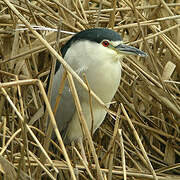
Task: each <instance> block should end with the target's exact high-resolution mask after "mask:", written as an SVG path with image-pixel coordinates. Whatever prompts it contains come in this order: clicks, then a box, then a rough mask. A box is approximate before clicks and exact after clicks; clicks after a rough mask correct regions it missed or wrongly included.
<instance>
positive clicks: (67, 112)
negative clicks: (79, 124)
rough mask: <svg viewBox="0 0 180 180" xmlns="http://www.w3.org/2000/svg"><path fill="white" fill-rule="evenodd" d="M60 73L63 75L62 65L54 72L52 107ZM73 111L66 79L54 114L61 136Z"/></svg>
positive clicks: (73, 106) (73, 107)
mask: <svg viewBox="0 0 180 180" xmlns="http://www.w3.org/2000/svg"><path fill="white" fill-rule="evenodd" d="M62 75H63V67H62V66H61V67H60V69H59V70H58V71H57V72H56V74H55V76H54V80H53V86H52V97H51V106H52V109H53V108H54V106H55V102H56V98H57V96H58V91H59V86H60V81H61V79H62ZM74 112H75V104H74V99H73V97H72V94H71V91H70V89H69V85H68V82H67V80H66V83H65V87H64V90H63V93H62V96H61V100H60V103H59V106H58V109H57V112H56V115H55V118H56V122H57V126H58V128H59V131H60V133H61V136H62V138H63V137H64V136H65V134H66V130H67V127H68V124H69V123H70V121H71V120H72V117H73V115H74Z"/></svg>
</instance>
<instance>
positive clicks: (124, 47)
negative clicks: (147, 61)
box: [115, 44, 148, 57]
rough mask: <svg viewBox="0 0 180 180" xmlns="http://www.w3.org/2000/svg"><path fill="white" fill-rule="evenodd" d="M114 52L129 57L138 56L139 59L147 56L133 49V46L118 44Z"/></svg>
mask: <svg viewBox="0 0 180 180" xmlns="http://www.w3.org/2000/svg"><path fill="white" fill-rule="evenodd" d="M115 48H116V50H117V51H118V52H120V53H123V54H129V55H138V56H141V57H146V56H148V55H147V53H145V52H143V51H141V50H139V49H137V48H135V47H133V46H128V45H126V44H119V45H118V46H116V47H115Z"/></svg>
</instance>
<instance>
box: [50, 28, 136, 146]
mask: <svg viewBox="0 0 180 180" xmlns="http://www.w3.org/2000/svg"><path fill="white" fill-rule="evenodd" d="M121 44H122V41H121V37H120V36H119V34H118V33H116V32H114V31H112V30H108V29H90V30H86V31H82V32H81V33H79V34H76V35H75V36H74V37H73V38H72V39H71V40H70V41H68V42H67V44H66V45H65V46H64V47H63V48H62V49H61V52H62V55H63V57H64V59H65V60H66V62H67V63H68V64H69V65H70V66H71V67H72V68H73V70H74V71H75V72H76V73H77V74H78V75H79V76H80V77H81V78H82V75H83V74H85V76H86V78H87V81H88V84H89V86H90V88H91V89H92V90H93V91H94V92H95V93H96V95H97V96H98V97H99V98H101V100H102V101H103V102H104V103H107V104H109V103H110V102H111V100H112V98H113V96H114V94H115V92H116V91H117V88H118V86H119V83H120V78H121V64H120V60H121V59H122V54H119V53H118V51H116V49H115V48H117V47H119V45H120V46H121ZM139 51H140V50H139ZM63 72H64V69H63V67H62V66H60V68H59V69H58V70H57V72H56V74H55V77H54V81H53V90H52V98H51V104H52V107H53V106H54V105H55V100H56V97H57V95H58V89H59V84H60V80H61V78H62V75H63ZM82 79H83V78H82ZM75 86H76V89H77V93H78V96H79V99H80V102H81V106H82V111H83V114H84V116H85V119H86V123H87V125H88V128H89V130H90V129H91V126H92V115H91V112H90V103H89V93H88V92H87V91H86V90H85V89H84V88H83V87H82V86H81V85H80V84H79V83H78V82H77V81H76V80H75ZM107 106H108V105H107ZM108 107H109V106H108ZM92 110H93V117H94V119H93V124H94V126H93V132H94V131H95V130H96V129H97V128H98V127H99V126H100V124H101V123H102V122H103V120H104V118H105V115H106V111H105V110H104V109H103V108H102V107H101V106H100V105H99V104H98V103H97V102H96V100H95V99H94V98H93V99H92ZM55 117H56V121H57V125H58V128H59V130H60V132H61V135H62V137H63V141H64V143H65V144H69V143H70V142H71V141H75V140H78V139H81V138H82V137H83V133H82V130H81V126H80V123H79V117H78V114H77V111H76V108H75V103H74V100H73V97H72V95H71V92H70V88H69V85H68V82H66V83H65V87H64V90H63V94H62V97H61V101H60V104H59V107H58V110H57V112H56V116H55Z"/></svg>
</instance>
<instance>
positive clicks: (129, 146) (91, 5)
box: [0, 0, 180, 180]
mask: <svg viewBox="0 0 180 180" xmlns="http://www.w3.org/2000/svg"><path fill="white" fill-rule="evenodd" d="M93 27H105V28H111V29H114V30H115V31H117V32H118V33H120V34H121V35H122V37H123V39H124V42H125V43H127V44H130V45H133V46H135V47H138V48H139V49H142V50H143V51H145V52H147V53H148V55H149V56H148V57H147V58H146V59H143V58H139V57H133V56H128V57H125V58H124V60H123V62H122V67H123V70H122V79H121V83H120V86H119V89H118V91H117V93H116V95H115V97H114V99H113V101H112V102H111V107H110V109H107V108H106V105H105V104H104V103H103V102H102V101H101V99H99V97H97V96H96V94H94V93H93V92H92V91H91V89H90V87H89V86H88V83H87V81H85V80H82V79H80V78H79V76H78V75H77V74H76V73H75V72H74V71H73V70H72V69H71V67H70V66H69V65H68V64H67V63H66V62H65V61H64V60H63V58H62V57H61V55H60V51H59V49H60V47H61V46H62V45H63V44H64V43H65V42H66V41H67V40H68V39H69V38H70V37H71V36H72V35H73V34H75V33H77V32H80V31H82V30H84V29H89V28H93ZM56 60H57V61H60V62H61V63H62V65H63V66H64V68H65V69H66V70H67V71H66V72H67V73H66V74H65V75H64V78H63V79H62V80H60V82H59V83H60V92H62V90H63V84H64V82H65V81H66V80H67V81H68V82H69V85H70V89H71V91H72V94H73V97H74V99H75V102H76V105H77V110H78V112H79V117H80V118H79V119H80V121H81V123H82V125H83V126H82V128H83V129H84V132H85V139H84V147H85V155H86V157H87V160H88V165H87V164H86V163H85V162H84V160H83V158H82V157H81V154H80V149H79V148H78V147H76V146H73V145H72V146H67V147H65V146H64V144H63V141H62V138H61V136H60V133H59V131H58V129H57V125H56V122H55V119H54V115H53V113H54V112H55V111H56V110H55V109H51V107H50V104H49V99H50V94H51V85H52V79H53V76H54V73H53V72H54V71H53V69H54V67H55V62H56ZM179 74H180V1H179V0H166V1H165V0H152V1H146V0H141V1H140V0H135V1H133V0H122V1H118V0H112V1H111V0H84V1H81V0H74V1H71V0H66V1H65V0H59V1H57V0H51V1H50V0H36V1H33V0H32V1H28V0H0V179H7V180H9V179H23V180H24V179H54V180H55V179H104V180H106V179H108V180H111V179H114V180H115V179H124V180H126V179H127V180H140V179H143V180H149V179H154V180H157V179H159V180H176V179H177V180H178V179H180V128H179V127H180V90H179V88H180V79H179V78H180V77H179ZM48 76H50V86H49V90H48V93H47V94H46V91H45V89H46V85H47V80H48ZM74 79H77V80H78V81H79V83H81V85H82V86H83V87H84V88H85V89H86V90H87V91H89V95H90V97H93V98H95V99H96V100H97V101H98V102H99V103H100V104H101V105H102V106H103V107H104V108H105V109H106V110H107V112H108V114H107V116H106V118H105V121H104V122H103V124H102V125H101V126H100V128H99V129H98V130H97V131H96V133H95V134H94V135H93V136H92V134H91V132H89V131H88V130H87V127H86V123H85V119H84V116H83V114H82V112H81V105H80V102H79V99H78V96H77V93H76V88H75V86H74ZM84 79H86V78H84ZM104 88H106V87H104ZM60 94H61V93H60ZM60 97H61V96H59V97H58V98H57V101H59V100H60ZM44 107H46V108H44ZM48 117H49V120H50V123H47V122H48ZM53 131H54V132H55V133H56V135H57V139H58V142H57V143H55V142H53V141H52V139H51V133H52V132H53ZM52 144H53V147H54V148H55V151H54V150H53V149H52V148H50V147H51V146H52Z"/></svg>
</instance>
